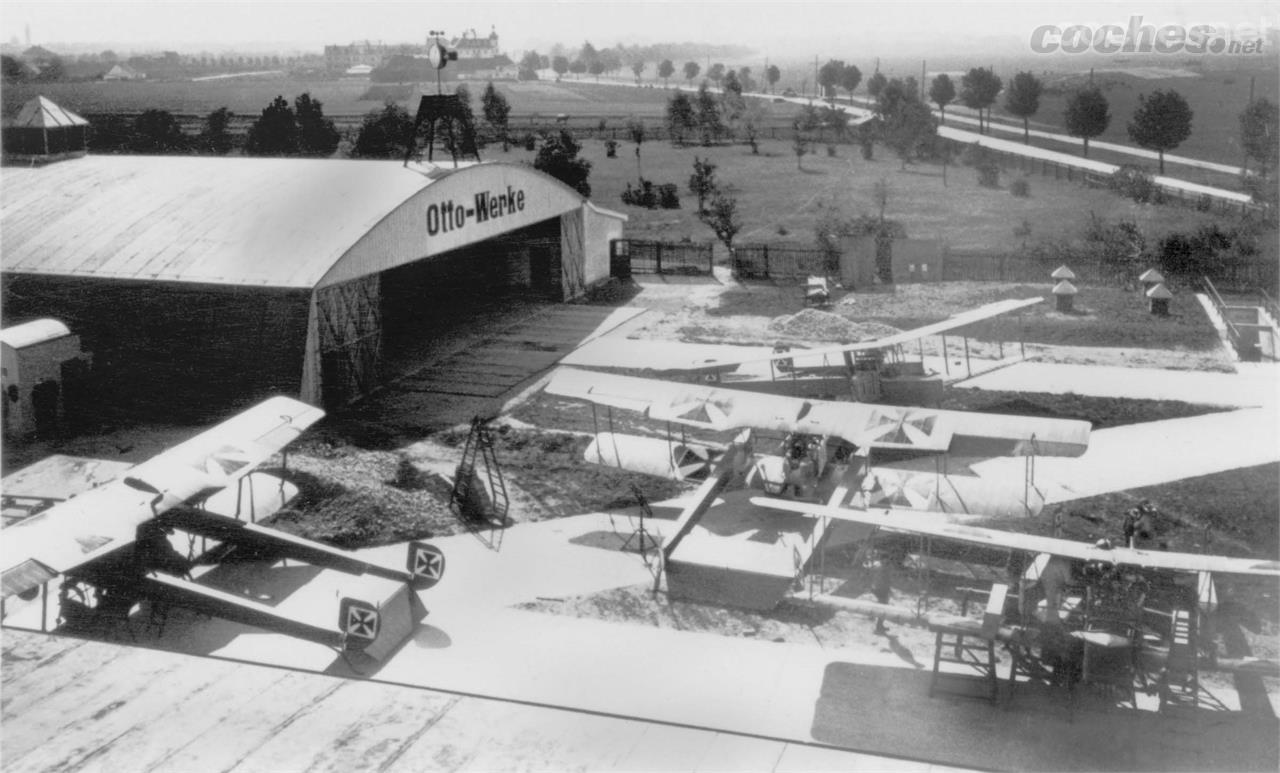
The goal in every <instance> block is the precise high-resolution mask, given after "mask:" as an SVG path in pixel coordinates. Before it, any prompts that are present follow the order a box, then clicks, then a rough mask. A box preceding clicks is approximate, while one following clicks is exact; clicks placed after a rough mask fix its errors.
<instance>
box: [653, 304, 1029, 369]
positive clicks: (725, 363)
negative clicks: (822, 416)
mask: <svg viewBox="0 0 1280 773" xmlns="http://www.w3.org/2000/svg"><path fill="white" fill-rule="evenodd" d="M1043 300H1044V299H1043V298H1015V299H1010V300H1005V301H996V302H995V303H988V304H986V305H985V306H979V307H978V308H976V309H969V310H968V311H962V312H960V313H958V314H953V315H951V316H950V317H947V318H946V319H944V320H942V321H940V322H934V323H932V324H929V325H925V326H924V327H918V328H914V329H912V330H904V331H902V332H901V333H894V334H892V335H888V336H883V337H881V338H873V339H869V340H866V341H858V342H856V343H849V344H840V345H838V346H826V347H821V348H817V349H793V350H789V351H785V352H775V353H772V354H764V355H762V354H759V353H756V352H752V353H750V354H745V355H743V356H741V357H722V356H717V357H701V358H698V359H691V360H686V361H683V362H681V361H678V360H676V361H673V362H672V363H671V364H670V365H669V366H668V367H666V368H664V370H673V371H703V370H708V371H709V370H723V369H729V368H734V367H737V366H739V365H746V364H749V363H754V362H768V361H776V360H783V359H786V360H792V361H797V360H798V358H804V359H805V360H809V361H813V360H823V361H825V360H826V359H827V358H829V357H831V356H834V355H843V354H844V353H846V352H861V351H869V350H872V349H887V348H890V347H894V346H898V345H899V344H905V343H909V342H911V341H916V340H918V339H921V338H924V337H926V336H931V335H939V334H941V333H946V332H947V331H949V330H955V329H956V328H960V327H964V326H965V325H971V324H973V323H974V322H981V321H982V320H984V319H990V318H992V317H998V316H1000V315H1001V314H1008V313H1009V312H1011V311H1017V310H1019V309H1025V308H1027V307H1028V306H1034V305H1035V304H1037V303H1040V302H1041V301H1043Z"/></svg>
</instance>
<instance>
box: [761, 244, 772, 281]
mask: <svg viewBox="0 0 1280 773" xmlns="http://www.w3.org/2000/svg"><path fill="white" fill-rule="evenodd" d="M761 252H762V253H764V278H765V279H772V278H773V275H772V274H770V273H769V245H767V244H766V245H764V248H763V249H761Z"/></svg>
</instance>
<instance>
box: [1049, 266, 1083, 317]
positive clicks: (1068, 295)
mask: <svg viewBox="0 0 1280 773" xmlns="http://www.w3.org/2000/svg"><path fill="white" fill-rule="evenodd" d="M1064 269H1065V270H1066V271H1067V273H1071V269H1069V268H1067V267H1066V266H1063V267H1062V268H1061V269H1058V271H1062V270H1064ZM1053 273H1055V274H1056V273H1058V272H1057V271H1055V272H1053ZM1072 276H1075V275H1074V274H1072ZM1078 292H1080V291H1079V290H1077V289H1076V286H1075V285H1073V284H1071V283H1070V282H1068V281H1067V280H1066V279H1063V280H1062V281H1060V282H1058V283H1057V284H1056V285H1054V286H1053V295H1054V297H1055V298H1057V299H1058V311H1061V312H1063V313H1070V312H1071V311H1072V310H1073V309H1074V305H1075V297H1076V293H1078Z"/></svg>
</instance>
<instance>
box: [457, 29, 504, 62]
mask: <svg viewBox="0 0 1280 773" xmlns="http://www.w3.org/2000/svg"><path fill="white" fill-rule="evenodd" d="M449 48H451V49H453V50H455V51H457V52H458V61H462V60H464V59H494V58H496V57H498V56H499V55H500V54H501V53H502V52H501V51H499V50H498V31H497V29H496V28H491V31H490V32H489V37H487V38H482V37H479V36H478V35H477V34H476V31H475V30H474V29H470V30H467V31H466V32H464V33H462V36H461V37H457V38H454V39H453V40H451V41H449Z"/></svg>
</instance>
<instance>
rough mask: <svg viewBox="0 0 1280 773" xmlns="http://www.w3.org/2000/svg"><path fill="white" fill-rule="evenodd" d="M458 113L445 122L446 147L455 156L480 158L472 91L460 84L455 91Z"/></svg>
mask: <svg viewBox="0 0 1280 773" xmlns="http://www.w3.org/2000/svg"><path fill="white" fill-rule="evenodd" d="M453 93H454V95H455V96H456V97H457V98H458V113H457V115H455V116H454V117H452V118H450V119H448V120H447V121H445V122H444V147H445V150H447V151H449V154H450V155H453V156H477V157H478V156H479V155H480V153H479V150H478V149H477V148H476V116H475V113H474V112H472V110H471V90H470V89H468V88H467V86H466V84H459V86H458V87H457V88H456V89H454V90H453Z"/></svg>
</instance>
